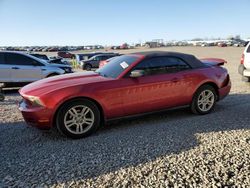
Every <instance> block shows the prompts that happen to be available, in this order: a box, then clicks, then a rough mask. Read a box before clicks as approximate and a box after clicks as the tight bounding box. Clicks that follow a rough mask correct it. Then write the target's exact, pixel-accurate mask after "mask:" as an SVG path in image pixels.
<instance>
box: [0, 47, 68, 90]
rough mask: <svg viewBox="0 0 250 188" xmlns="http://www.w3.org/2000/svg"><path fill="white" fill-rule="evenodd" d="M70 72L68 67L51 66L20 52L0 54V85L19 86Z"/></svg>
mask: <svg viewBox="0 0 250 188" xmlns="http://www.w3.org/2000/svg"><path fill="white" fill-rule="evenodd" d="M71 72H72V69H71V66H69V65H64V64H52V63H49V61H46V60H42V59H39V58H36V57H34V56H32V55H29V54H26V53H22V52H4V51H3V52H0V83H4V84H5V85H6V86H8V85H11V86H12V85H18V86H19V85H23V84H26V83H30V82H33V81H37V80H40V79H42V78H47V77H50V76H55V75H60V74H65V73H71Z"/></svg>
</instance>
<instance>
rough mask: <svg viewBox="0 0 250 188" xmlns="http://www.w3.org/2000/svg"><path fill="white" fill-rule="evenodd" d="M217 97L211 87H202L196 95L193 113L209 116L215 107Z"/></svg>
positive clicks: (193, 102) (192, 105) (192, 107)
mask: <svg viewBox="0 0 250 188" xmlns="http://www.w3.org/2000/svg"><path fill="white" fill-rule="evenodd" d="M216 100H217V95H216V91H215V89H214V88H213V87H212V86H210V85H203V86H201V87H200V88H199V89H198V90H197V91H196V93H195V94H194V97H193V101H192V104H191V111H192V112H193V113H195V114H201V115H204V114H208V113H209V112H211V111H212V110H213V108H214V106H215V103H216Z"/></svg>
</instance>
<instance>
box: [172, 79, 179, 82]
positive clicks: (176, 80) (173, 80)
mask: <svg viewBox="0 0 250 188" xmlns="http://www.w3.org/2000/svg"><path fill="white" fill-rule="evenodd" d="M178 81H179V79H178V78H173V79H172V80H171V82H178Z"/></svg>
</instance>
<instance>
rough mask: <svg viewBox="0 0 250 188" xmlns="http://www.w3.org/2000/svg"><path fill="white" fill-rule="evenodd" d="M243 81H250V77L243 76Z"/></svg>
mask: <svg viewBox="0 0 250 188" xmlns="http://www.w3.org/2000/svg"><path fill="white" fill-rule="evenodd" d="M242 81H244V82H250V77H246V76H242Z"/></svg>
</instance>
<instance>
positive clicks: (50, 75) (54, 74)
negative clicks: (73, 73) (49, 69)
mask: <svg viewBox="0 0 250 188" xmlns="http://www.w3.org/2000/svg"><path fill="white" fill-rule="evenodd" d="M58 75H59V74H56V73H53V74H49V75H48V76H47V77H46V78H50V77H52V76H58Z"/></svg>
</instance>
